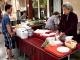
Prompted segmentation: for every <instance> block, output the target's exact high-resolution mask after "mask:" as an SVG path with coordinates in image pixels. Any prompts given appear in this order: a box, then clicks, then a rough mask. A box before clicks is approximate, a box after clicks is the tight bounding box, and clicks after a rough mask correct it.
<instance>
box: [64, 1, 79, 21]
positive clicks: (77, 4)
mask: <svg viewBox="0 0 80 60" xmlns="http://www.w3.org/2000/svg"><path fill="white" fill-rule="evenodd" d="M65 2H70V3H71V4H72V5H73V8H74V12H75V13H76V14H77V15H78V18H79V22H80V0H63V3H65Z"/></svg>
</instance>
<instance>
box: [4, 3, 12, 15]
mask: <svg viewBox="0 0 80 60" xmlns="http://www.w3.org/2000/svg"><path fill="white" fill-rule="evenodd" d="M5 11H6V12H7V13H8V14H11V13H12V5H10V4H6V5H5Z"/></svg>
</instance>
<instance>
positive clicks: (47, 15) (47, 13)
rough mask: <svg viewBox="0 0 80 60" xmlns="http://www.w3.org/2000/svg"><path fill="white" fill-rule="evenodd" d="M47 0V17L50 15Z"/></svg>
mask: <svg viewBox="0 0 80 60" xmlns="http://www.w3.org/2000/svg"><path fill="white" fill-rule="evenodd" d="M49 3H50V2H49V0H47V17H50V7H49Z"/></svg>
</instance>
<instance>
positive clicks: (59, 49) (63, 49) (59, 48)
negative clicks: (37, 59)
mask: <svg viewBox="0 0 80 60" xmlns="http://www.w3.org/2000/svg"><path fill="white" fill-rule="evenodd" d="M57 51H58V52H61V53H67V52H69V51H70V49H69V48H68V47H63V46H61V47H58V48H57Z"/></svg>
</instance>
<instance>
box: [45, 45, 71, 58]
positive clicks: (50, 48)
mask: <svg viewBox="0 0 80 60" xmlns="http://www.w3.org/2000/svg"><path fill="white" fill-rule="evenodd" d="M57 47H59V46H47V47H45V50H46V51H48V52H50V53H51V54H53V55H56V56H57V57H64V56H67V55H69V54H70V53H71V52H72V50H70V51H69V52H66V53H61V52H58V51H57Z"/></svg>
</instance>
